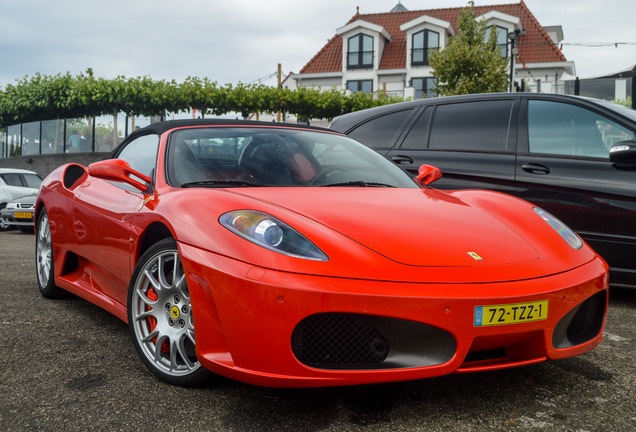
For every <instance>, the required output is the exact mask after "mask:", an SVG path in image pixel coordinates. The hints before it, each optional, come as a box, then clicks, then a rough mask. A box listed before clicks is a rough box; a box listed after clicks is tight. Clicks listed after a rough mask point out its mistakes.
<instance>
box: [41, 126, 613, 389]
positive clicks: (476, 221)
mask: <svg viewBox="0 0 636 432" xmlns="http://www.w3.org/2000/svg"><path fill="white" fill-rule="evenodd" d="M440 176H441V172H440V171H439V170H438V169H437V168H434V167H430V166H426V165H424V166H422V168H420V171H419V175H418V176H417V178H412V177H411V176H409V175H408V174H406V173H405V172H404V171H402V170H401V169H400V168H398V167H397V166H395V165H393V164H392V163H391V162H389V161H388V160H386V159H384V158H383V157H381V156H380V155H378V154H377V153H375V152H374V151H372V150H370V149H368V148H366V147H365V146H363V145H361V144H359V143H358V142H356V141H354V140H352V139H350V138H347V137H345V136H343V135H340V134H338V133H334V132H332V131H328V130H323V129H317V128H311V127H301V126H295V125H282V124H273V123H257V122H241V121H225V120H220V121H219V120H190V121H171V122H163V123H158V124H153V125H151V126H148V127H146V128H144V129H141V130H138V131H135V132H134V133H133V134H131V135H130V136H129V137H128V138H127V139H126V140H125V141H124V142H123V143H122V144H121V145H120V146H119V147H118V148H117V149H115V150H114V151H113V153H112V154H111V155H110V156H109V157H108V159H106V160H103V161H100V162H96V163H94V164H91V165H90V166H89V167H88V168H86V167H84V166H81V165H77V164H68V165H64V166H61V167H59V168H57V169H56V170H55V171H53V172H52V173H51V174H50V175H49V176H48V177H47V178H46V179H45V181H44V182H43V184H42V187H41V190H40V193H39V196H38V199H37V207H36V214H35V218H36V231H37V233H36V234H37V241H36V261H37V264H36V265H37V280H38V285H39V289H40V291H41V293H42V295H44V297H49V298H51V297H58V296H60V295H61V294H63V293H64V291H69V292H72V293H74V294H76V295H78V296H80V297H83V298H84V299H86V300H88V301H90V302H93V303H95V304H96V305H98V306H100V307H102V308H104V309H106V310H107V311H109V312H111V313H113V314H114V315H116V316H117V317H119V318H121V319H122V320H124V321H125V322H127V323H128V326H129V328H130V333H131V335H132V339H133V343H134V344H135V347H136V349H137V351H138V352H139V355H140V357H141V359H142V360H143V362H144V363H145V364H146V366H147V367H148V369H149V370H150V371H152V372H153V373H154V374H155V375H156V376H158V377H159V378H161V379H163V380H165V381H167V382H170V383H173V384H177V385H194V384H196V383H199V382H201V381H202V380H204V379H206V378H207V377H208V376H211V375H213V374H219V375H224V376H226V377H230V378H233V379H236V380H240V381H244V382H247V383H252V384H257V385H264V386H279V387H303V386H335V385H348V384H364V383H375V382H387V381H398V380H412V379H419V378H425V377H432V376H439V375H444V374H449V373H453V372H457V373H460V372H477V371H485V370H494V369H501V368H509V367H514V366H521V365H528V364H532V363H537V362H541V361H544V360H546V359H560V358H565V357H571V356H575V355H579V354H582V353H585V352H587V351H590V350H592V349H593V348H594V347H595V346H596V345H598V344H599V342H600V341H601V334H602V330H603V326H604V323H605V314H606V306H607V296H608V273H607V270H608V269H607V265H606V264H605V262H604V261H603V260H602V259H601V258H600V257H599V256H598V255H596V253H594V251H592V250H591V249H590V248H589V247H588V246H587V245H586V244H584V242H583V241H582V240H581V239H580V238H579V237H578V236H577V235H576V234H575V233H573V232H572V231H571V230H570V229H568V228H567V227H566V226H565V225H563V224H562V223H561V222H559V221H558V220H557V219H555V218H554V217H553V216H551V215H550V214H549V213H547V212H545V211H544V210H542V209H540V208H537V207H535V206H533V205H531V204H529V203H527V202H525V201H522V200H519V199H517V198H514V197H511V196H507V195H503V194H500V193H495V192H487V191H479V190H467V191H453V192H441V191H438V190H435V189H432V188H430V187H429V186H427V184H429V183H431V182H433V181H435V180H436V179H438V178H439V177H440Z"/></svg>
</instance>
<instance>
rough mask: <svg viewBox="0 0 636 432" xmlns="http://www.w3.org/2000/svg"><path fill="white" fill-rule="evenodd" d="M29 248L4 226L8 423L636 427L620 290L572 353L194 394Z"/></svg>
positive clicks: (3, 360)
mask: <svg viewBox="0 0 636 432" xmlns="http://www.w3.org/2000/svg"><path fill="white" fill-rule="evenodd" d="M34 244H35V239H34V236H33V235H31V234H22V233H20V232H19V231H7V232H0V299H1V300H0V315H1V322H2V331H1V332H0V347H1V351H0V394H1V395H2V396H1V398H0V431H5V432H9V431H31V430H34V431H40V430H41V431H59V430H64V431H76V430H77V431H79V430H82V431H84V430H108V431H132V430H135V431H160V430H161V431H176V430H179V431H236V432H243V431H308V432H309V431H374V432H375V431H480V432H481V431H550V432H552V431H576V432H584V431H589V432H592V431H636V344H635V342H634V341H635V339H636V289H625V288H621V287H614V286H613V287H611V291H610V303H609V310H608V317H607V324H606V327H605V331H604V340H603V342H602V343H601V345H599V346H598V347H597V348H596V349H595V350H594V351H592V352H590V353H587V354H584V355H582V356H579V357H575V358H571V359H566V360H560V361H551V362H544V363H540V364H536V365H532V366H526V367H522V368H517V369H509V370H503V371H497V372H485V373H478V374H468V375H450V376H445V377H439V378H432V379H427V380H420V381H412V382H403V383H392V384H382V385H367V386H357V387H340V388H327V389H301V390H286V389H271V388H261V387H254V386H250V385H247V384H241V383H238V382H234V381H231V380H228V379H224V378H218V379H216V380H214V381H213V382H211V383H210V384H208V385H206V386H205V387H201V388H195V389H191V388H180V387H174V386H171V385H168V384H164V383H163V382H161V381H159V380H157V379H156V378H155V377H154V376H153V375H151V374H150V373H149V372H148V371H147V370H146V369H145V367H144V366H143V364H142V362H141V360H140V359H139V358H138V356H137V353H136V352H135V350H134V347H133V345H132V342H131V340H130V336H129V334H128V330H127V327H126V325H125V324H124V323H123V322H122V321H120V320H118V319H117V318H115V317H114V316H112V315H110V314H108V313H107V312H105V311H103V310H101V309H99V308H97V307H96V306H93V305H92V304H90V303H88V302H86V301H84V300H82V299H79V298H77V297H73V296H69V297H68V298H65V299H61V300H47V299H45V298H43V297H42V296H41V295H40V293H39V292H38V289H37V283H36V276H35V264H34V253H35V252H34V248H35V246H34ZM263 355H267V353H263Z"/></svg>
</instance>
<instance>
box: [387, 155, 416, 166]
mask: <svg viewBox="0 0 636 432" xmlns="http://www.w3.org/2000/svg"><path fill="white" fill-rule="evenodd" d="M391 160H392V161H393V162H395V163H396V164H398V165H410V164H412V163H413V158H412V157H410V156H404V155H395V156H392V157H391Z"/></svg>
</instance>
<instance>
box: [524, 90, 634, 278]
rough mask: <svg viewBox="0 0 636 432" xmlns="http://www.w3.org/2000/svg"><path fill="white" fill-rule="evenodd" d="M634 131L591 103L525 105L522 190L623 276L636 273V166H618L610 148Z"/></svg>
mask: <svg viewBox="0 0 636 432" xmlns="http://www.w3.org/2000/svg"><path fill="white" fill-rule="evenodd" d="M634 132H635V131H634V129H633V125H632V126H631V127H630V126H629V125H628V124H621V123H620V119H618V118H616V119H612V118H610V117H609V115H607V114H606V113H602V112H600V111H599V110H597V109H594V107H593V106H591V105H590V106H587V105H575V104H574V103H568V102H564V101H557V100H549V99H539V98H532V97H530V98H528V100H527V103H524V104H522V121H521V125H520V134H519V155H518V157H517V164H516V176H517V182H518V190H517V195H518V196H519V197H521V198H523V199H525V200H528V201H530V202H532V203H534V204H537V205H539V206H541V207H543V208H544V209H546V210H547V211H549V212H550V213H552V214H553V215H555V216H556V217H557V218H559V219H561V220H562V221H563V222H565V223H566V224H568V225H569V226H570V227H571V228H572V229H574V230H575V231H576V232H577V233H579V235H581V237H583V239H584V240H585V241H587V242H588V243H589V244H590V246H592V248H594V249H595V250H596V252H598V253H599V254H600V255H601V256H602V257H603V258H605V260H607V261H608V263H609V265H610V266H611V267H612V269H613V270H614V273H613V277H617V278H620V279H622V278H623V276H628V275H629V273H632V276H636V260H635V259H634V256H635V252H636V186H635V185H636V166H625V165H623V166H621V165H618V164H612V163H611V162H610V161H609V148H610V147H611V146H612V145H613V144H615V143H616V142H619V141H622V140H626V139H632V138H633V137H634ZM620 279H613V281H614V282H618V281H619V280H620Z"/></svg>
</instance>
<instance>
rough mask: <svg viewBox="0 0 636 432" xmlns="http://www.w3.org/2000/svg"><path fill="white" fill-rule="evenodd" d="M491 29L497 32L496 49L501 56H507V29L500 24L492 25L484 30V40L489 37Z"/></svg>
mask: <svg viewBox="0 0 636 432" xmlns="http://www.w3.org/2000/svg"><path fill="white" fill-rule="evenodd" d="M491 29H493V30H495V31H496V32H497V49H498V50H499V52H500V53H501V56H502V57H503V58H506V57H508V29H507V28H505V27H500V26H492V27H490V28H489V29H488V31H487V32H486V40H488V38H489V37H490V32H491Z"/></svg>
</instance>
